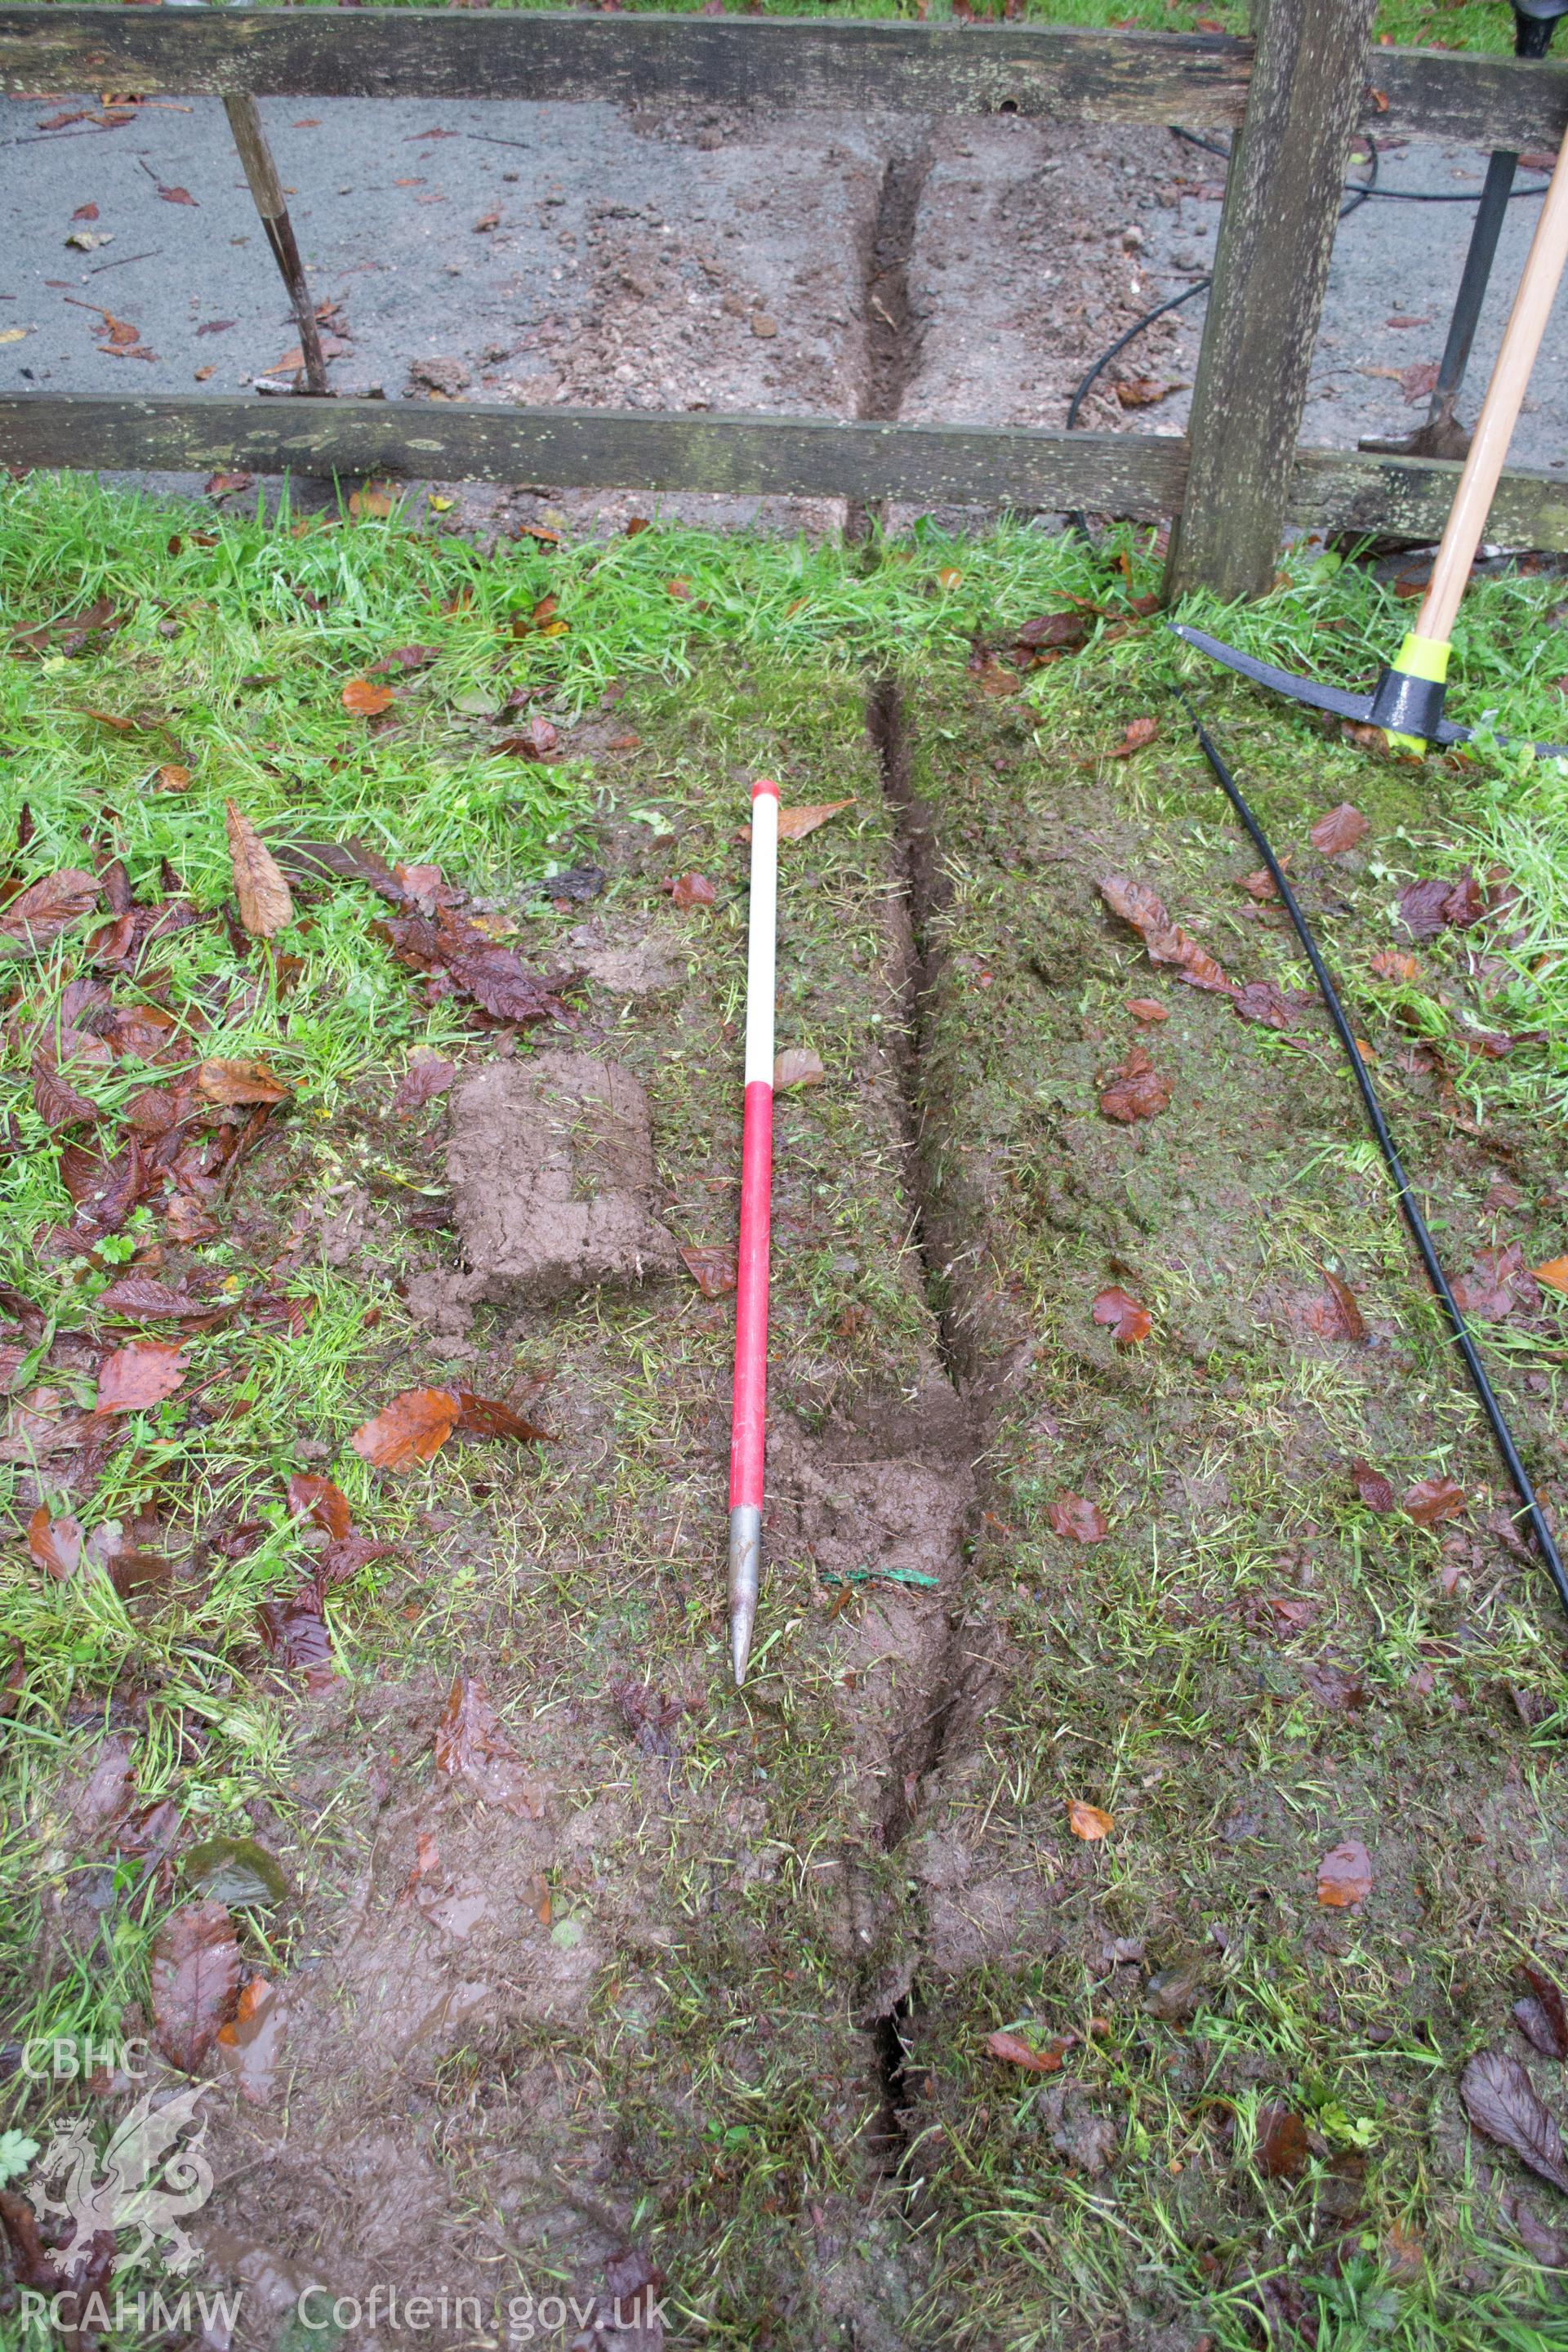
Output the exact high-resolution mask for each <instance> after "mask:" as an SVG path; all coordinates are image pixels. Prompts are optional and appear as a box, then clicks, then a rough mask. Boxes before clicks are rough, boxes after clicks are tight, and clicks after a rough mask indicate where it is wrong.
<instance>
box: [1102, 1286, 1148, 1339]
mask: <svg viewBox="0 0 1568 2352" xmlns="http://www.w3.org/2000/svg"><path fill="white" fill-rule="evenodd" d="M1093 1311H1094V1319H1095V1321H1096V1322H1097V1323H1105V1324H1108V1325H1110V1328H1111V1329H1112V1331H1113V1332H1114V1335H1115V1339H1116V1344H1117V1346H1118V1347H1119V1348H1134V1347H1136V1346H1137V1344H1138V1342H1139V1341H1140V1340H1141V1339H1147V1338H1148V1337H1149V1334H1150V1332H1151V1331H1152V1329H1153V1328H1154V1318H1153V1317H1152V1315H1151V1314H1150V1312H1149V1309H1148V1308H1147V1307H1140V1306H1139V1304H1138V1301H1137V1300H1136V1299H1135V1298H1130V1297H1128V1295H1127V1293H1126V1291H1125V1290H1118V1289H1114V1288H1113V1289H1110V1290H1102V1291H1101V1292H1100V1296H1099V1297H1098V1298H1097V1299H1096V1300H1095V1302H1094V1310H1093Z"/></svg>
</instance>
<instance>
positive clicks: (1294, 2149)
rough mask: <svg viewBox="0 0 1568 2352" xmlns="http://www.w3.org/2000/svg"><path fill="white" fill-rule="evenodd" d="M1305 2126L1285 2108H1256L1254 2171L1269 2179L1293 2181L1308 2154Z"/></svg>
mask: <svg viewBox="0 0 1568 2352" xmlns="http://www.w3.org/2000/svg"><path fill="white" fill-rule="evenodd" d="M1311 2152H1312V2151H1311V2147H1310V2142H1309V2140H1308V2138H1307V2126H1306V2125H1305V2124H1304V2123H1303V2121H1302V2120H1301V2117H1300V2116H1299V2115H1296V2114H1295V2113H1294V2112H1293V2111H1292V2110H1291V2109H1290V2108H1289V2107H1259V2108H1258V2141H1257V2146H1256V2148H1255V2151H1254V2154H1255V2159H1256V2162H1257V2165H1258V2170H1259V2172H1261V2173H1262V2174H1263V2175H1264V2177H1265V2179H1269V2180H1294V2179H1297V2178H1298V2176H1299V2175H1300V2174H1301V2173H1303V2172H1305V2170H1306V2169H1307V2163H1308V2159H1309V2158H1310V2155H1311Z"/></svg>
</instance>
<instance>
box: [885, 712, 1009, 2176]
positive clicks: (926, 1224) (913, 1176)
mask: <svg viewBox="0 0 1568 2352" xmlns="http://www.w3.org/2000/svg"><path fill="white" fill-rule="evenodd" d="M866 726H867V732H868V735H869V737H870V740H871V742H872V744H873V746H874V748H875V750H876V752H877V755H878V759H879V763H880V766H881V771H882V788H883V792H884V793H885V795H886V798H887V802H888V805H889V809H890V811H891V813H892V815H893V818H894V824H895V832H894V859H895V868H896V872H897V875H898V878H899V880H900V885H901V888H900V891H899V893H898V894H897V896H896V897H895V898H894V899H893V900H892V902H891V909H892V921H893V924H894V927H895V947H896V958H897V969H898V997H899V1008H900V1017H899V1020H898V1023H897V1024H896V1027H895V1028H894V1030H893V1038H892V1043H893V1052H894V1058H895V1064H896V1068H897V1073H898V1080H899V1099H900V1124H901V1127H902V1143H903V1160H904V1179H905V1184H906V1188H907V1192H908V1196H909V1199H910V1203H911V1218H910V1224H911V1239H912V1241H913V1244H914V1247H915V1249H916V1251H917V1253H918V1255H919V1257H920V1260H921V1269H922V1275H923V1284H924V1290H925V1296H926V1300H927V1304H928V1306H929V1308H930V1311H931V1326H932V1332H933V1336H934V1339H935V1341H936V1349H937V1354H938V1357H939V1360H940V1361H941V1364H942V1370H943V1371H944V1372H945V1374H946V1376H947V1379H948V1381H950V1382H951V1384H952V1388H953V1390H954V1391H955V1393H956V1394H957V1395H958V1396H959V1397H960V1398H961V1399H963V1400H964V1402H965V1405H966V1411H965V1415H964V1418H965V1422H966V1424H967V1427H968V1447H967V1451H968V1453H969V1454H970V1458H971V1459H972V1460H973V1458H974V1457H975V1456H977V1455H978V1454H979V1453H980V1452H981V1450H982V1438H981V1433H980V1430H979V1427H978V1424H977V1423H976V1421H975V1418H974V1412H973V1405H972V1404H970V1403H969V1401H968V1398H967V1395H966V1380H965V1370H966V1366H965V1350H964V1348H963V1339H962V1335H961V1333H960V1331H959V1329H958V1328H957V1327H956V1325H955V1322H954V1319H953V1317H952V1307H951V1301H950V1296H949V1291H948V1286H947V1283H946V1280H945V1267H944V1264H943V1254H942V1248H941V1246H940V1244H939V1243H938V1242H937V1239H936V1237H935V1234H934V1230H933V1219H932V1215H931V1202H930V1198H929V1191H928V1186H927V1181H926V1167H925V1158H924V1153H923V1150H922V1127H923V1123H924V1118H925V1102H924V1096H923V1089H922V1057H923V1054H924V1051H925V1048H926V1045H927V1043H928V1038H929V1031H930V1022H931V992H932V990H933V987H934V985H935V982H936V980H937V978H938V973H939V966H940V955H939V950H938V949H937V948H936V946H935V944H934V941H933V930H934V919H935V918H936V916H937V915H939V914H940V912H941V908H942V898H943V889H942V875H941V869H940V865H939V861H938V857H937V850H936V837H935V833H934V829H933V827H932V824H931V814H930V812H929V810H928V809H927V808H926V807H925V805H924V803H922V802H921V800H920V798H919V796H918V795H917V793H915V791H914V788H913V782H912V779H911V775H910V747H909V740H908V736H907V732H906V728H905V719H904V708H903V698H902V695H901V693H900V688H899V684H898V681H897V679H896V678H892V677H883V678H880V679H879V680H878V681H877V683H876V684H875V685H874V686H873V687H872V688H871V690H870V692H869V694H868V698H867V709H866ZM978 1509H979V1504H978V1500H972V1502H971V1506H970V1511H969V1515H968V1516H969V1520H970V1523H971V1526H972V1525H973V1518H974V1517H975V1515H976V1514H977V1512H978ZM967 1548H968V1547H967V1541H966V1540H965V1541H964V1542H963V1546H962V1552H966V1551H967ZM955 1568H956V1570H957V1573H956V1575H955V1577H954V1580H953V1582H954V1589H952V1591H949V1593H948V1596H947V1599H948V1607H949V1624H948V1633H947V1638H946V1640H945V1642H944V1643H942V1648H941V1650H940V1652H939V1654H938V1656H937V1659H936V1661H935V1664H934V1666H933V1669H932V1671H931V1674H930V1675H929V1677H928V1678H927V1679H926V1681H925V1683H924V1685H923V1687H919V1686H916V1687H911V1688H910V1690H909V1691H908V1694H907V1697H908V1703H909V1705H910V1714H909V1715H908V1717H906V1719H905V1722H904V1724H903V1725H902V1727H901V1729H900V1736H899V1738H897V1739H896V1740H895V1742H894V1744H893V1769H892V1770H891V1772H890V1773H889V1782H888V1789H887V1794H886V1797H885V1800H884V1803H883V1809H882V1814H881V1821H880V1830H881V1841H882V1845H883V1848H884V1850H885V1851H887V1852H889V1853H891V1852H893V1851H894V1850H895V1849H896V1848H897V1847H898V1846H899V1845H900V1843H902V1842H903V1840H904V1839H905V1838H907V1837H908V1835H909V1834H910V1831H911V1830H912V1829H913V1828H914V1826H915V1824H916V1822H918V1821H919V1819H920V1816H921V1811H922V1808H923V1801H924V1798H923V1790H924V1785H925V1783H926V1782H927V1781H928V1780H929V1779H930V1776H931V1774H932V1773H934V1772H936V1771H938V1770H940V1769H941V1767H942V1762H943V1760H944V1759H945V1758H946V1756H947V1754H948V1751H949V1747H950V1742H951V1741H952V1737H953V1735H954V1732H955V1730H956V1729H957V1727H958V1726H959V1723H960V1721H961V1718H962V1716H963V1707H962V1700H963V1692H964V1669H965V1666H966V1664H967V1663H968V1660H967V1657H966V1644H965V1637H964V1633H963V1592H962V1578H963V1558H962V1553H961V1558H960V1559H959V1560H958V1561H957V1562H956V1563H955ZM918 1970H919V1954H918V1952H917V1954H916V1955H915V1958H914V1961H913V1965H912V1967H911V1969H910V1979H909V1989H908V1990H907V1991H905V1992H903V1993H901V1994H900V1996H899V1997H898V1998H897V1999H895V2000H893V2001H892V2002H891V2003H890V2005H889V2007H888V2008H887V2009H885V2010H883V2011H880V2012H879V2014H878V2015H877V2016H875V2017H874V2018H873V2019H872V2020H871V2021H870V2023H869V2026H868V2032H869V2035H870V2039H871V2044H872V2052H873V2057H874V2062H875V2066H876V2074H877V2080H878V2083H879V2086H880V2093H881V2099H880V2112H879V2120H878V2124H877V2126H876V2129H875V2131H874V2133H873V2147H874V2152H875V2155H876V2158H877V2161H878V2163H879V2166H880V2168H881V2169H882V2170H883V2171H884V2172H885V2173H887V2174H889V2175H891V2176H894V2177H897V2176H899V2175H900V2174H901V2173H902V2172H903V2169H904V2166H905V2162H906V2159H907V2158H908V2155H909V2152H910V2147H912V2145H913V2141H914V2138H915V2137H916V2134H917V2131H918V2116H917V2115H916V2114H915V2112H914V2110H915V2106H916V2104H917V2103H916V2101H915V2098H914V2095H913V2093H912V2091H911V2087H910V2081H911V2063H910V2062H911V2053H910V2031H911V2029H912V2026H913V2024H914V2021H915V2020H916V2017H917V2015H918V2008H919V1992H918Z"/></svg>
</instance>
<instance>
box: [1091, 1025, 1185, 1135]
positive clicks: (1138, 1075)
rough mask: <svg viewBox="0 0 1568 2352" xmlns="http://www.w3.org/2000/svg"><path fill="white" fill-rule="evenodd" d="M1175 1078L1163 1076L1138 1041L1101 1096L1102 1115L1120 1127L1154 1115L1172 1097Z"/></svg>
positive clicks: (1161, 1109) (1128, 1125)
mask: <svg viewBox="0 0 1568 2352" xmlns="http://www.w3.org/2000/svg"><path fill="white" fill-rule="evenodd" d="M1172 1092H1173V1085H1172V1081H1171V1080H1170V1079H1169V1078H1165V1077H1162V1076H1161V1075H1160V1073H1159V1072H1158V1071H1157V1070H1156V1069H1155V1067H1154V1065H1153V1064H1152V1062H1151V1060H1150V1059H1149V1056H1148V1055H1147V1054H1146V1053H1145V1052H1144V1051H1143V1048H1142V1045H1134V1046H1133V1048H1132V1051H1131V1053H1130V1054H1129V1055H1128V1056H1127V1059H1126V1061H1125V1062H1123V1064H1122V1065H1121V1068H1120V1070H1118V1071H1117V1072H1116V1074H1115V1076H1114V1077H1113V1078H1112V1079H1111V1082H1110V1085H1109V1086H1108V1087H1106V1088H1105V1090H1104V1092H1103V1093H1102V1094H1101V1096H1100V1117H1101V1118H1109V1119H1112V1120H1114V1121H1115V1122H1116V1124H1117V1125H1118V1126H1119V1127H1130V1126H1131V1124H1132V1121H1133V1120H1134V1119H1139V1118H1154V1117H1155V1116H1156V1114H1157V1113H1158V1112H1160V1111H1163V1109H1164V1108H1165V1106H1166V1104H1167V1103H1168V1102H1169V1101H1170V1099H1171V1095H1172Z"/></svg>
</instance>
